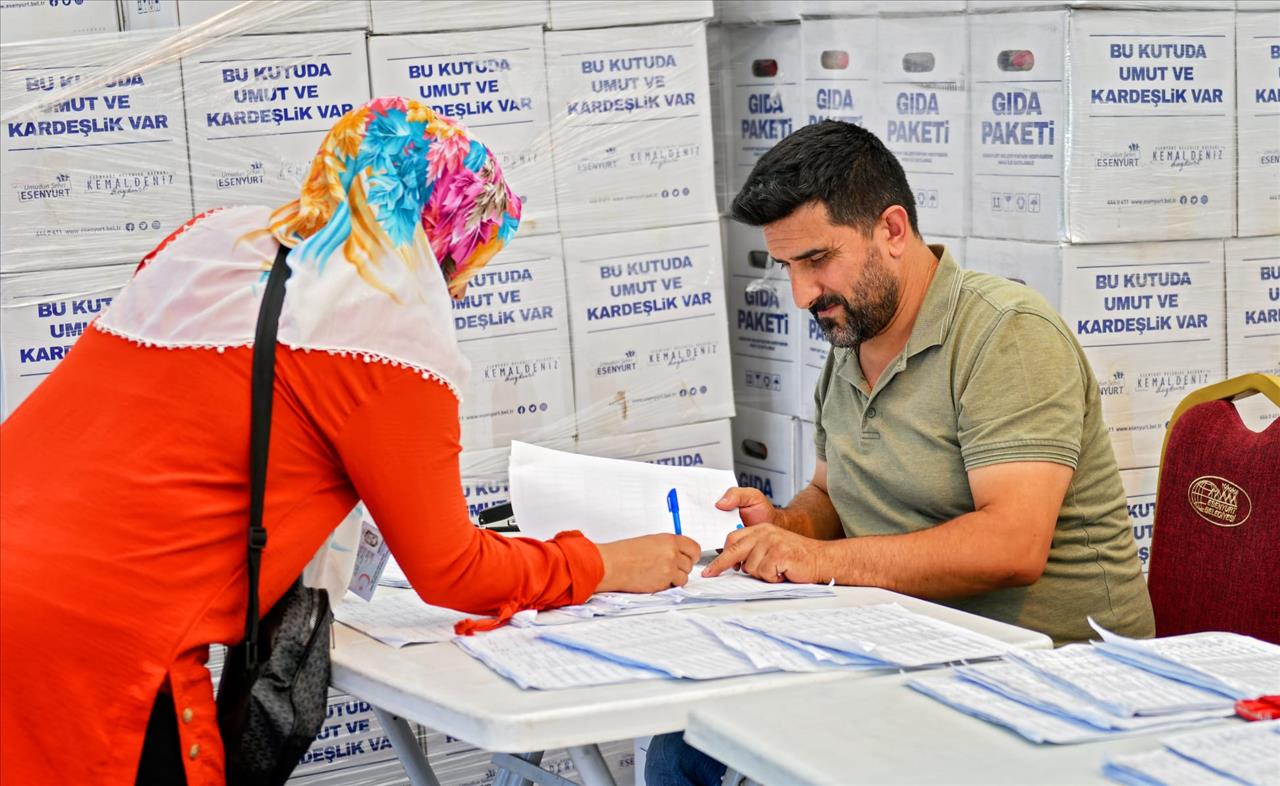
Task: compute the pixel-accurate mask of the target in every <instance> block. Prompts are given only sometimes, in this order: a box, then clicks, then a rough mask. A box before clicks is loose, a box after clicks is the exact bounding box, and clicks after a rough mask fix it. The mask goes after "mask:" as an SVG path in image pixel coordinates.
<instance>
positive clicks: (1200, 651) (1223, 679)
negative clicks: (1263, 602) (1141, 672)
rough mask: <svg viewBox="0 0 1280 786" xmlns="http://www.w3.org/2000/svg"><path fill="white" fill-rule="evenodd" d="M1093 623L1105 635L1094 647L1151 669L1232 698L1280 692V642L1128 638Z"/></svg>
mask: <svg viewBox="0 0 1280 786" xmlns="http://www.w3.org/2000/svg"><path fill="white" fill-rule="evenodd" d="M1089 623H1090V624H1091V625H1093V629H1094V630H1096V631H1098V633H1099V634H1101V636H1102V643H1101V644H1096V645H1094V646H1095V647H1097V648H1098V649H1099V650H1101V651H1102V652H1103V653H1105V654H1107V655H1110V656H1112V657H1115V658H1117V659H1119V660H1122V661H1124V662H1126V663H1129V664H1131V665H1134V666H1138V667H1139V668H1143V669H1146V670H1147V671H1154V672H1156V673H1157V674H1162V675H1164V676H1166V677H1170V678H1172V679H1175V680H1179V681H1180V682H1189V683H1191V684H1192V685H1198V686H1200V687H1202V688H1206V689H1208V690H1212V691H1216V692H1218V693H1221V694H1223V695H1225V696H1230V697H1231V698H1233V699H1252V698H1254V697H1256V696H1265V695H1274V694H1280V646H1277V645H1275V644H1271V643H1269V642H1265V641H1259V640H1258V639H1255V638H1253V637H1251V636H1242V635H1240V634H1238V633H1218V632H1212V633H1190V634H1186V635H1182V636H1169V637H1167V638H1162V639H1130V638H1127V637H1125V636H1121V635H1119V634H1116V633H1112V632H1111V631H1108V630H1105V629H1104V628H1102V627H1101V626H1099V625H1098V624H1097V623H1095V622H1093V620H1089Z"/></svg>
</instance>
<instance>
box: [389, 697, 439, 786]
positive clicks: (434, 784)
mask: <svg viewBox="0 0 1280 786" xmlns="http://www.w3.org/2000/svg"><path fill="white" fill-rule="evenodd" d="M373 717H375V718H377V719H378V723H379V724H381V726H382V730H383V731H385V732H386V733H387V739H389V740H391V747H392V748H393V749H394V750H395V752H396V758H398V759H400V765H401V766H402V767H404V771H405V774H406V775H408V776H409V783H411V784H413V786H440V780H439V779H438V778H436V773H435V771H434V770H432V769H431V762H429V761H427V754H426V752H425V751H423V750H422V747H421V745H420V744H419V743H418V736H417V735H416V734H414V733H413V728H412V727H411V726H410V725H409V722H408V721H407V720H405V719H404V718H401V717H400V716H398V715H392V714H391V713H389V712H387V711H386V710H384V709H382V708H380V707H373Z"/></svg>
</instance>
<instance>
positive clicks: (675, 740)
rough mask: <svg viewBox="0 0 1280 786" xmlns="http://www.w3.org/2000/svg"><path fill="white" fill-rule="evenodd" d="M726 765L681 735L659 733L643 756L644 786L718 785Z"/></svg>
mask: <svg viewBox="0 0 1280 786" xmlns="http://www.w3.org/2000/svg"><path fill="white" fill-rule="evenodd" d="M724 772H725V765H723V764H721V763H720V762H718V761H716V760H715V759H713V758H711V757H710V756H708V755H707V754H705V753H703V752H702V751H700V750H698V749H697V748H695V747H693V746H692V745H689V744H688V743H686V742H685V741H684V734H683V733H682V732H674V733H672V734H660V735H658V736H656V737H654V738H653V740H652V741H651V742H650V743H649V752H648V753H647V754H645V762H644V782H645V786H690V784H692V786H720V781H721V779H723V778H724Z"/></svg>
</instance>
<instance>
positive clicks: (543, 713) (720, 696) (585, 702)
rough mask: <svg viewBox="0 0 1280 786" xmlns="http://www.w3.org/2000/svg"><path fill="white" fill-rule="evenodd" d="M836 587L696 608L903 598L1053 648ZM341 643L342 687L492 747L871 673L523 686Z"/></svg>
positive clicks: (564, 737) (648, 730)
mask: <svg viewBox="0 0 1280 786" xmlns="http://www.w3.org/2000/svg"><path fill="white" fill-rule="evenodd" d="M834 589H835V591H836V595H835V597H827V598H806V599H803V600H774V601H755V602H751V603H735V604H731V605H725V606H717V607H711V608H703V609H698V610H690V611H688V612H686V613H690V614H711V615H717V616H725V615H744V614H759V613H765V612H773V611H779V610H782V609H786V608H832V607H840V606H866V605H872V604H876V603H887V602H895V601H896V602H897V603H900V604H902V605H903V606H904V607H906V608H909V609H911V610H913V611H917V612H920V613H922V614H927V615H929V616H931V617H935V618H937V619H941V620H945V621H947V622H950V623H952V624H955V625H960V626H962V627H965V628H967V629H969V630H973V631H977V632H980V633H984V634H986V635H989V636H992V637H994V638H996V639H999V640H1000V641H1004V642H1007V643H1009V644H1011V645H1014V646H1018V647H1024V648H1030V649H1047V648H1049V647H1050V646H1051V642H1050V640H1049V639H1048V638H1047V637H1046V636H1044V635H1042V634H1039V633H1035V632H1033V631H1029V630H1025V629H1022V628H1017V627H1014V626H1012V625H1006V624H1004V623H1000V622H995V621H993V620H989V619H985V618H982V617H978V616H975V615H972V614H967V613H965V612H961V611H956V610H954V609H950V608H947V607H945V606H939V605H937V604H934V603H928V602H926V601H922V600H917V599H915V598H910V597H906V596H903V595H899V594H897V593H893V592H889V591H887V590H882V589H874V588H869V587H836V588H834ZM578 624H590V623H589V622H588V623H578ZM334 640H335V649H334V651H333V653H332V662H333V676H332V681H333V685H334V687H336V688H338V689H339V690H342V691H346V692H347V693H350V694H351V695H353V696H357V697H359V698H361V699H364V700H365V701H368V702H369V703H371V704H373V705H375V706H377V707H380V708H382V709H383V710H386V711H388V712H390V713H393V714H395V715H398V716H400V717H403V718H405V719H408V720H411V721H414V722H417V723H421V724H423V725H425V726H428V727H430V728H432V729H435V730H437V731H441V732H444V733H446V734H449V735H452V736H454V737H458V738H459V739H462V740H465V741H467V742H469V743H471V744H472V745H476V746H477V747H480V748H484V749H486V750H490V751H507V752H516V751H541V750H548V749H552V748H563V747H568V746H573V745H589V744H593V743H599V742H605V741H608V740H617V739H625V738H627V737H637V736H643V735H648V734H658V733H663V732H669V731H675V730H677V729H681V728H684V726H685V722H686V720H687V718H688V714H689V711H690V710H692V709H695V708H698V707H703V706H708V705H709V704H711V703H712V702H720V701H722V700H724V699H727V698H729V697H732V696H737V695H742V694H748V695H751V696H757V695H763V693H764V692H766V691H770V690H774V689H785V692H784V693H783V694H780V695H782V696H789V695H791V693H790V692H791V691H793V690H796V689H798V688H801V687H804V686H807V685H814V684H816V683H831V682H855V681H859V678H860V677H866V676H869V675H868V674H866V673H857V672H824V673H821V674H776V673H775V674H760V675H751V676H747V677H734V678H730V679H721V680H708V681H702V682H694V681H687V680H647V681H644V682H634V683H628V684H622V685H608V686H602V687H596V688H575V689H570V690H557V691H535V690H521V689H520V688H518V687H517V686H516V685H514V684H513V683H511V682H508V681H507V680H506V679H504V678H503V677H501V676H499V675H497V674H495V673H494V672H492V671H490V670H489V668H488V667H486V666H485V665H484V664H482V663H480V662H479V661H477V660H475V659H473V658H471V657H470V656H469V655H467V654H466V653H465V652H463V651H462V650H461V649H460V648H459V647H457V646H456V645H454V644H452V643H447V642H446V643H441V644H425V645H420V646H410V647H405V648H403V649H395V648H393V647H389V646H387V645H385V644H382V643H381V642H378V641H376V640H374V639H372V638H369V637H367V636H365V635H363V634H361V633H359V632H357V631H355V630H352V629H351V628H348V627H346V626H345V625H341V624H339V625H335V626H334ZM780 700H782V699H780Z"/></svg>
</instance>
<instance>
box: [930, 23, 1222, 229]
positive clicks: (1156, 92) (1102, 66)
mask: <svg viewBox="0 0 1280 786" xmlns="http://www.w3.org/2000/svg"><path fill="white" fill-rule="evenodd" d="M971 25H972V32H971V43H970V46H971V60H972V69H973V81H972V93H973V95H972V116H971V120H970V123H971V131H972V157H973V167H972V168H973V179H972V188H973V195H972V202H973V226H972V233H973V234H974V235H978V236H982V237H996V238H1013V239H1022V240H1045V241H1056V240H1069V241H1071V242H1075V243H1112V242H1131V241H1143V240H1178V239H1192V238H1213V237H1227V236H1229V235H1231V233H1232V228H1233V222H1234V211H1235V200H1234V199H1233V191H1234V174H1233V170H1234V164H1233V162H1234V161H1235V157H1236V156H1235V133H1234V115H1235V103H1236V99H1235V75H1234V67H1233V61H1234V56H1235V46H1234V39H1235V25H1234V21H1233V15H1232V14H1231V13H1229V12H1221V13H1207V12H1200V11H1180V12H1170V11H1105V10H1066V11H1035V12H1030V13H1007V14H989V15H974V16H972V17H971ZM1068 124H1070V125H1069V126H1068ZM925 226H928V224H925Z"/></svg>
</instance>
